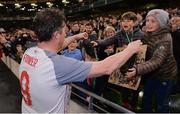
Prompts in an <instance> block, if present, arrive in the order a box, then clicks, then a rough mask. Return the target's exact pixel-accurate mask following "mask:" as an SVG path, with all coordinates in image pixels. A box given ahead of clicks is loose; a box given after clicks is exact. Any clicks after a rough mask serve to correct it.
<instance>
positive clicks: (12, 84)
mask: <svg viewBox="0 0 180 114" xmlns="http://www.w3.org/2000/svg"><path fill="white" fill-rule="evenodd" d="M21 98H22V96H21V92H20V84H19V80H18V79H17V78H16V76H15V75H14V74H13V73H12V72H11V71H10V70H9V69H8V67H7V66H6V65H5V64H4V63H3V62H2V61H0V113H20V112H21Z"/></svg>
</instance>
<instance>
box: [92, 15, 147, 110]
mask: <svg viewBox="0 0 180 114" xmlns="http://www.w3.org/2000/svg"><path fill="white" fill-rule="evenodd" d="M136 21H137V16H136V14H135V13H134V12H125V13H124V14H123V15H122V16H121V28H122V29H121V30H120V31H118V32H117V33H116V35H115V36H112V38H106V39H104V40H98V41H93V42H91V43H93V45H94V46H99V47H106V46H109V45H112V44H114V46H115V47H116V48H119V47H126V46H127V45H128V44H129V43H130V42H132V41H135V40H138V39H141V38H142V37H143V35H144V33H143V32H142V31H141V30H140V29H139V28H137V27H135V26H136V24H137V22H136ZM131 63H135V55H134V56H133V57H132V58H130V60H129V61H128V63H127V64H129V67H133V64H131ZM122 69H124V68H122ZM125 72H127V71H125ZM125 72H124V73H125ZM124 75H125V74H124ZM117 89H119V88H117ZM120 91H121V93H122V99H123V106H124V107H126V108H129V109H132V110H134V109H135V108H136V103H137V97H138V91H133V90H129V89H126V88H120ZM129 97H131V98H132V99H131V100H130V101H129V99H130V98H129Z"/></svg>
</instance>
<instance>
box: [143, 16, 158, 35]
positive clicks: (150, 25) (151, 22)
mask: <svg viewBox="0 0 180 114" xmlns="http://www.w3.org/2000/svg"><path fill="white" fill-rule="evenodd" d="M159 28H160V25H159V22H158V21H157V20H156V19H155V18H154V17H153V16H148V17H147V18H146V31H147V32H154V31H156V30H158V29H159Z"/></svg>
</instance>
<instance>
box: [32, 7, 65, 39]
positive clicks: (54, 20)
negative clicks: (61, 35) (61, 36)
mask: <svg viewBox="0 0 180 114" xmlns="http://www.w3.org/2000/svg"><path fill="white" fill-rule="evenodd" d="M63 26H65V16H64V14H63V12H62V11H61V10H59V9H44V10H41V11H40V12H37V13H36V16H35V17H34V20H33V28H34V31H35V33H36V34H37V36H38V41H39V42H42V41H49V40H50V39H51V37H52V34H53V33H54V32H55V31H57V30H59V29H61V28H63Z"/></svg>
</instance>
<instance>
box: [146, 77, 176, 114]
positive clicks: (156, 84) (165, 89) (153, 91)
mask: <svg viewBox="0 0 180 114" xmlns="http://www.w3.org/2000/svg"><path fill="white" fill-rule="evenodd" d="M146 81H147V82H146V83H145V87H144V99H143V112H152V102H153V95H155V98H156V106H157V107H156V109H157V110H156V112H161V113H162V112H166V113H168V112H169V96H170V92H171V88H172V86H173V81H172V80H165V81H160V80H156V79H147V80H146Z"/></svg>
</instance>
